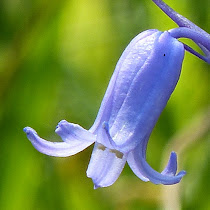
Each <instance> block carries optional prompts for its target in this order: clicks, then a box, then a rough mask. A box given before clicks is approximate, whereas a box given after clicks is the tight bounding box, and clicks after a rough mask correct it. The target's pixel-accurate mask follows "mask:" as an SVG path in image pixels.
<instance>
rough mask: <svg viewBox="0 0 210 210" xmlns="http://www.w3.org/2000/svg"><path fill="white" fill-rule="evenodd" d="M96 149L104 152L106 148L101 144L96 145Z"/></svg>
mask: <svg viewBox="0 0 210 210" xmlns="http://www.w3.org/2000/svg"><path fill="white" fill-rule="evenodd" d="M98 149H100V150H103V151H104V150H105V149H106V147H105V146H104V145H103V144H100V143H99V144H98Z"/></svg>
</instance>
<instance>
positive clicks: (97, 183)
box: [87, 143, 127, 189]
mask: <svg viewBox="0 0 210 210" xmlns="http://www.w3.org/2000/svg"><path fill="white" fill-rule="evenodd" d="M126 158H127V155H125V154H122V153H120V152H119V151H116V150H110V149H108V148H106V147H104V146H103V145H102V144H99V143H96V144H95V147H94V150H93V153H92V156H91V160H90V163H89V166H88V169H87V176H88V177H89V178H92V180H93V183H94V188H95V189H96V188H98V187H108V186H110V185H112V184H113V183H114V182H115V181H116V180H117V178H118V177H119V175H120V173H121V172H122V170H123V168H124V165H125V162H126Z"/></svg>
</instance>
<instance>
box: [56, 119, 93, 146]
mask: <svg viewBox="0 0 210 210" xmlns="http://www.w3.org/2000/svg"><path fill="white" fill-rule="evenodd" d="M55 132H56V133H57V134H58V135H59V136H60V137H61V138H62V140H63V141H65V142H67V143H68V142H72V139H77V140H78V141H81V142H83V141H89V142H94V141H95V140H96V137H95V135H93V134H92V133H91V132H89V131H87V130H86V129H84V128H82V127H81V126H80V125H78V124H74V123H69V122H67V121H66V120H61V121H60V122H59V123H58V125H57V127H56V130H55Z"/></svg>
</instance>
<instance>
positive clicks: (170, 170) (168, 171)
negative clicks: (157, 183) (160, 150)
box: [161, 152, 177, 176]
mask: <svg viewBox="0 0 210 210" xmlns="http://www.w3.org/2000/svg"><path fill="white" fill-rule="evenodd" d="M176 171H177V155H176V153H175V152H171V156H170V158H169V161H168V164H167V166H166V167H165V169H164V170H163V171H162V172H161V174H164V175H171V176H175V175H176Z"/></svg>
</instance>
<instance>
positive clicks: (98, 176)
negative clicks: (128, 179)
mask: <svg viewBox="0 0 210 210" xmlns="http://www.w3.org/2000/svg"><path fill="white" fill-rule="evenodd" d="M153 1H154V2H155V3H156V4H157V5H158V6H159V7H160V8H161V9H163V11H164V12H166V14H168V15H169V16H170V17H171V18H172V19H173V20H174V21H175V22H177V23H178V25H179V26H180V27H179V28H177V29H172V30H169V31H165V32H161V31H158V30H155V29H153V30H147V31H144V32H142V33H140V34H139V35H137V36H136V37H135V38H134V39H133V40H132V41H131V42H130V44H129V45H128V46H127V47H126V49H125V51H124V52H123V54H122V56H121V57H120V59H119V61H118V63H117V65H116V68H115V71H114V73H113V75H112V78H111V80H110V82H109V85H108V88H107V90H106V93H105V96H104V98H103V100H102V103H101V107H100V109H99V112H98V115H97V118H96V120H95V122H94V124H93V126H92V127H91V128H90V129H89V130H85V129H84V128H82V127H81V126H79V125H76V124H73V123H68V122H67V121H65V120H62V121H61V122H60V123H59V124H58V126H57V127H56V130H55V132H56V133H57V134H58V135H59V136H60V137H61V138H62V140H63V142H50V141H46V140H44V139H42V138H40V137H39V136H38V135H37V133H36V131H34V130H33V129H32V128H30V127H26V128H24V131H25V132H26V134H27V137H28V139H29V140H30V141H31V143H32V144H33V146H34V147H35V148H36V149H37V150H38V151H40V152H42V153H44V154H47V155H51V156H57V157H66V156H70V155H74V154H76V153H78V152H80V151H82V150H83V149H85V148H86V147H88V146H90V145H91V144H93V143H95V146H94V150H93V153H92V156H91V160H90V163H89V166H88V169H87V176H88V177H90V178H92V180H93V182H94V186H95V188H98V187H107V186H110V185H112V184H113V183H114V182H115V181H116V179H117V178H118V177H119V175H120V173H121V171H122V169H123V167H124V165H125V163H126V161H127V162H128V164H129V166H130V168H131V169H132V170H133V172H134V173H135V174H136V175H137V176H138V177H139V178H140V179H142V180H143V181H151V182H153V183H155V184H166V185H169V184H175V183H178V182H179V181H180V180H181V178H182V177H183V176H184V175H185V171H181V172H179V173H178V174H176V171H177V157H176V153H175V152H172V153H171V155H170V158H169V162H168V164H167V166H166V168H165V169H164V170H163V171H162V172H161V173H159V172H157V171H155V170H154V169H152V168H151V167H150V166H149V164H148V163H147V162H146V148H147V143H148V140H149V137H150V135H151V132H152V130H153V128H154V126H155V124H156V122H157V120H158V118H159V116H160V114H161V112H162V111H163V109H164V107H165V106H166V104H167V101H168V100H169V98H170V96H171V94H172V92H173V91H174V89H175V87H176V84H177V82H178V80H179V76H180V72H181V67H182V62H183V59H184V52H185V50H188V51H189V52H191V53H192V54H194V55H196V56H198V57H199V58H201V59H203V60H204V61H206V62H209V61H210V59H209V52H210V46H209V42H210V37H209V34H208V33H206V32H204V31H203V30H202V29H200V28H199V27H197V26H195V25H194V24H193V23H191V22H190V21H188V20H186V18H184V17H182V16H180V15H179V14H177V13H176V12H175V11H173V10H172V9H171V8H169V7H168V6H167V5H166V4H164V3H163V2H162V1H160V0H153ZM174 17H175V18H174ZM180 37H186V38H189V39H192V40H193V41H194V42H195V43H196V44H198V45H199V46H200V47H201V49H202V50H203V51H204V53H205V56H203V55H200V54H199V53H197V52H196V51H194V50H193V49H191V48H190V47H189V46H187V45H184V44H183V43H181V42H180V41H178V40H177V38H180Z"/></svg>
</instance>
